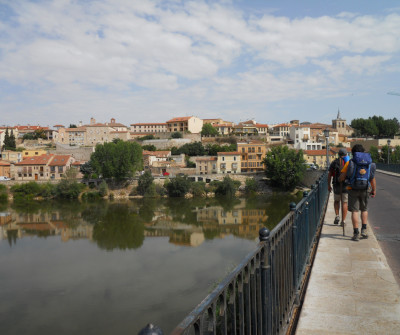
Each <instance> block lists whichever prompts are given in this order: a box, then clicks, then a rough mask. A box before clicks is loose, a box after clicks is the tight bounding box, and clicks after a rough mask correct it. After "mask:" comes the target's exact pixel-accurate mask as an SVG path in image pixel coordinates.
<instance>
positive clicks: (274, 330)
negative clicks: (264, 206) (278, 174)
mask: <svg viewBox="0 0 400 335" xmlns="http://www.w3.org/2000/svg"><path fill="white" fill-rule="evenodd" d="M327 200H328V185H327V172H326V173H324V174H323V175H322V176H321V177H320V179H319V180H317V183H316V184H314V185H312V187H311V191H310V192H304V197H303V199H302V201H301V202H300V203H299V204H297V205H296V204H295V203H291V204H290V213H289V214H287V215H286V216H285V217H284V218H283V219H282V221H281V222H280V223H279V224H278V225H277V226H276V227H275V228H274V229H273V230H272V231H271V232H270V231H269V230H268V229H267V228H262V229H261V230H260V243H259V244H258V246H257V248H256V250H254V251H253V252H251V253H250V254H249V255H247V257H246V258H245V259H244V260H243V261H242V262H241V263H240V264H239V265H238V266H237V267H236V268H235V270H233V271H232V272H231V273H230V274H229V275H228V276H227V277H226V278H225V279H224V280H223V281H222V282H221V283H220V284H219V285H218V286H217V287H216V288H215V289H214V290H213V291H212V292H211V293H210V294H209V295H208V296H207V297H206V298H205V299H204V300H203V301H202V302H201V303H200V304H199V305H198V306H197V307H196V308H195V309H194V310H193V311H192V312H191V313H190V314H189V315H188V316H187V317H186V318H185V319H184V320H183V321H182V322H181V323H180V324H179V325H178V326H177V327H176V328H175V329H174V330H173V331H172V333H171V335H181V334H183V335H187V334H199V335H202V334H207V335H210V334H241V335H244V334H246V335H249V334H263V335H269V334H282V333H285V332H286V331H287V330H288V329H289V327H291V322H292V320H293V319H295V318H294V314H297V311H298V307H299V304H300V300H301V297H302V295H304V292H305V287H306V285H305V283H306V278H307V276H306V273H307V272H309V269H310V264H311V258H312V257H311V255H312V251H313V250H314V251H315V249H316V245H317V242H318V239H317V237H318V234H319V231H320V228H321V225H322V220H323V217H324V214H325V210H326V205H327ZM155 329H156V330H157V331H155ZM139 334H143V335H144V334H162V331H161V330H160V329H159V328H157V327H155V326H153V325H148V326H147V328H144V329H143V330H142V331H141V332H140V333H139Z"/></svg>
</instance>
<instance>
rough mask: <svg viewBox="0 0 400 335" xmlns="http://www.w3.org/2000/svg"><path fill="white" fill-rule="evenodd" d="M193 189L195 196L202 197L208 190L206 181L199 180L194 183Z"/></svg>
mask: <svg viewBox="0 0 400 335" xmlns="http://www.w3.org/2000/svg"><path fill="white" fill-rule="evenodd" d="M191 191H192V194H193V196H195V197H202V196H204V194H205V192H206V183H205V182H203V181H198V182H195V183H192V187H191Z"/></svg>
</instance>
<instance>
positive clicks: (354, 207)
mask: <svg viewBox="0 0 400 335" xmlns="http://www.w3.org/2000/svg"><path fill="white" fill-rule="evenodd" d="M364 151H365V149H364V147H363V146H362V145H361V144H356V145H355V146H354V147H353V148H352V150H351V152H352V154H353V156H354V154H355V153H356V152H364ZM355 168H356V165H355V163H354V161H353V160H352V159H351V160H350V161H349V162H348V163H346V165H345V166H344V168H343V170H342V174H341V175H340V180H344V179H345V178H346V180H347V181H348V180H350V179H351V176H352V175H353V172H354V169H355ZM369 169H370V172H369V184H370V188H371V191H370V192H369V189H368V188H366V189H365V190H355V189H352V187H351V185H349V186H347V189H348V192H349V211H350V212H351V221H352V223H353V237H352V238H351V239H352V240H353V241H359V239H360V232H359V230H358V221H359V214H358V212H359V211H361V223H362V225H361V237H362V238H368V234H367V222H368V197H369V194H371V197H375V195H376V180H375V171H376V165H375V163H371V164H370V167H369Z"/></svg>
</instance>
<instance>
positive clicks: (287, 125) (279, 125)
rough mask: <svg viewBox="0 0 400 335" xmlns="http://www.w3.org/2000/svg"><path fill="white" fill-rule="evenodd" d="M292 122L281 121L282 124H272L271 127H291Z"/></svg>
mask: <svg viewBox="0 0 400 335" xmlns="http://www.w3.org/2000/svg"><path fill="white" fill-rule="evenodd" d="M290 126H291V124H289V123H280V124H276V125H275V126H271V128H277V127H290Z"/></svg>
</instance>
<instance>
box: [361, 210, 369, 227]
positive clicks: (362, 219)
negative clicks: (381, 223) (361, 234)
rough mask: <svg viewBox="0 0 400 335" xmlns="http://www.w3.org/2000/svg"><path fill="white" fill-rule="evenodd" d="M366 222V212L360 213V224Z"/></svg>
mask: <svg viewBox="0 0 400 335" xmlns="http://www.w3.org/2000/svg"><path fill="white" fill-rule="evenodd" d="M367 222H368V212H367V211H365V212H361V223H362V224H367Z"/></svg>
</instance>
